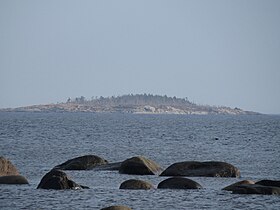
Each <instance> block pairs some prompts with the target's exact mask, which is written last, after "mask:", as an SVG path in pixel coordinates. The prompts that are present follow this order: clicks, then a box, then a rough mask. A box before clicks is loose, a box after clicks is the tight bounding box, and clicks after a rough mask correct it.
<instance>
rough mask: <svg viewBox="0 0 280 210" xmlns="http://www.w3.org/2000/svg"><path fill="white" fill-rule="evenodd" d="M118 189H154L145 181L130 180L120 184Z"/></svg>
mask: <svg viewBox="0 0 280 210" xmlns="http://www.w3.org/2000/svg"><path fill="white" fill-rule="evenodd" d="M120 189H129V190H150V189H154V186H153V185H152V184H150V183H148V182H146V181H142V180H137V179H130V180H127V181H124V182H123V183H122V184H121V186H120Z"/></svg>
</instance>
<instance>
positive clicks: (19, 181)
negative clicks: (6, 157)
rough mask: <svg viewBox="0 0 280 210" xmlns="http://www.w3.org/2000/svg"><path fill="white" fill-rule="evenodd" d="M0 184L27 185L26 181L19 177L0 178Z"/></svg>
mask: <svg viewBox="0 0 280 210" xmlns="http://www.w3.org/2000/svg"><path fill="white" fill-rule="evenodd" d="M0 184H28V181H27V179H26V178H25V177H24V176H21V175H10V176H0Z"/></svg>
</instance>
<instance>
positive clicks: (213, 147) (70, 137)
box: [0, 112, 280, 210]
mask: <svg viewBox="0 0 280 210" xmlns="http://www.w3.org/2000/svg"><path fill="white" fill-rule="evenodd" d="M86 154H94V155H98V156H101V157H103V158H105V159H107V160H108V161H109V162H119V161H123V160H125V159H127V158H130V157H132V156H138V155H143V156H146V157H148V158H150V159H152V160H154V161H156V162H157V163H159V164H160V165H161V166H162V167H163V168H166V167H168V166H169V165H171V164H172V163H175V162H179V161H187V160H189V161H190V160H196V161H207V160H215V161H225V162H228V163H231V164H233V165H235V166H236V167H238V168H239V169H240V171H241V176H242V177H241V178H239V179H237V178H202V177H201V178H199V177H191V179H193V180H195V181H197V182H198V183H200V184H201V185H202V186H203V187H204V189H202V190H163V189H161V190H148V191H145V190H134V191H133V190H120V189H119V186H120V184H121V183H122V182H123V181H125V180H127V179H131V178H136V179H142V180H146V181H149V182H151V183H152V184H153V185H154V186H157V184H158V183H159V182H160V181H162V180H164V179H166V178H167V177H159V176H134V175H123V174H119V173H118V172H116V171H94V170H91V171H66V173H67V174H68V175H69V176H70V177H71V178H72V179H73V180H74V181H75V182H77V183H79V184H83V185H86V186H89V187H90V188H91V189H84V190H64V191H63V190H62V191H55V190H42V189H40V190H39V189H36V187H37V185H38V183H39V182H40V180H41V178H42V177H43V176H44V175H45V174H46V173H47V172H48V171H49V170H50V169H51V168H53V167H54V166H55V165H58V164H60V163H62V162H64V161H66V160H68V159H71V158H74V157H78V156H81V155H86ZM0 156H4V157H6V158H8V159H9V160H11V161H12V162H13V163H14V165H16V167H17V168H18V169H19V171H20V173H21V174H22V175H24V176H25V177H27V179H28V180H29V182H30V184H29V185H24V186H23V185H0V209H100V208H103V207H106V206H110V205H127V206H129V207H131V208H132V209H139V210H140V209H141V210H146V209H148V210H157V209H180V210H182V209H280V196H269V195H236V194H231V192H227V191H222V190H221V189H222V188H223V187H225V186H227V185H229V184H232V183H234V182H237V181H241V180H243V179H251V180H255V181H257V180H261V179H274V180H279V179H280V116H269V115H255V116H218V115H217V116H211V115H210V116H190V115H133V114H94V113H19V112H18V113H13V112H11V113H0Z"/></svg>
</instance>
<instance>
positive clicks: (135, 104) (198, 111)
mask: <svg viewBox="0 0 280 210" xmlns="http://www.w3.org/2000/svg"><path fill="white" fill-rule="evenodd" d="M0 111H14V112H94V113H107V112H108V113H133V114H192V115H206V114H214V115H215V114H224V115H252V114H259V113H256V112H251V111H244V110H242V109H239V108H230V107H225V106H219V107H218V106H208V105H198V104H195V103H193V102H190V101H189V100H188V98H176V97H168V96H166V95H165V96H160V95H152V94H135V95H133V94H128V95H122V96H117V97H115V96H112V97H102V96H101V97H92V98H91V99H90V100H88V99H86V98H85V97H84V96H81V97H78V98H74V99H71V98H68V100H67V101H66V102H63V103H57V104H46V105H33V106H26V107H19V108H7V109H1V110H0Z"/></svg>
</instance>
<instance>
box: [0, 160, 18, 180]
mask: <svg viewBox="0 0 280 210" xmlns="http://www.w3.org/2000/svg"><path fill="white" fill-rule="evenodd" d="M10 175H19V172H18V170H17V168H16V167H15V166H14V165H13V164H12V162H11V161H9V160H8V159H6V158H4V157H2V156H1V157H0V176H10Z"/></svg>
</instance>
